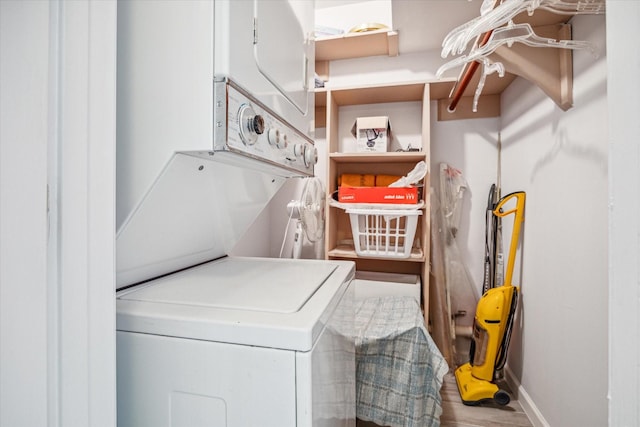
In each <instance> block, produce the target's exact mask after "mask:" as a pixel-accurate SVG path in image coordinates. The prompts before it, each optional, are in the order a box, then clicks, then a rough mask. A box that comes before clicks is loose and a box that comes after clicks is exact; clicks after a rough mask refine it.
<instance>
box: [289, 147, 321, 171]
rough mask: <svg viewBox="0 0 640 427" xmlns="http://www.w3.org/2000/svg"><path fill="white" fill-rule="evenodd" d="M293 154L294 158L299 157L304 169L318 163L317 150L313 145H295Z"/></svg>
mask: <svg viewBox="0 0 640 427" xmlns="http://www.w3.org/2000/svg"><path fill="white" fill-rule="evenodd" d="M293 154H295V156H296V157H301V158H302V161H303V162H304V165H305V166H306V167H310V166H313V165H315V164H316V163H318V149H317V148H316V147H314V146H313V145H306V144H296V145H295V146H294V147H293Z"/></svg>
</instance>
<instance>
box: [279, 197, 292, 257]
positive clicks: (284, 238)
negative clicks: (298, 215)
mask: <svg viewBox="0 0 640 427" xmlns="http://www.w3.org/2000/svg"><path fill="white" fill-rule="evenodd" d="M291 218H293V209H291V211H290V212H289V219H288V220H287V226H286V227H285V229H284V237H283V238H282V246H280V258H282V251H284V243H285V242H286V241H287V233H288V232H289V224H291Z"/></svg>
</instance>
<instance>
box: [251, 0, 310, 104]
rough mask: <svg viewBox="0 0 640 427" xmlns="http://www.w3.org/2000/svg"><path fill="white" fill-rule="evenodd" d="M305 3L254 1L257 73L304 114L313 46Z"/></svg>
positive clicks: (281, 0)
mask: <svg viewBox="0 0 640 427" xmlns="http://www.w3.org/2000/svg"><path fill="white" fill-rule="evenodd" d="M304 3H308V2H307V1H304ZM304 3H301V2H300V1H285V0H280V1H268V2H265V1H258V0H254V58H255V61H256V65H257V67H258V69H259V70H260V73H261V74H262V75H263V76H264V77H265V78H266V79H267V80H269V81H270V82H271V84H272V85H273V86H275V87H276V88H277V89H278V90H279V91H280V92H281V93H282V95H283V96H284V97H285V98H287V99H288V100H289V101H290V102H291V103H292V104H293V105H294V106H295V107H296V108H297V109H298V110H299V111H300V112H301V113H302V114H307V113H308V102H307V101H308V96H309V90H310V88H312V87H313V86H310V85H309V82H310V72H312V71H313V68H310V67H311V65H312V64H311V63H310V62H311V61H312V60H313V56H312V55H313V42H312V40H311V38H310V37H309V34H308V33H306V32H305V27H306V22H307V21H309V19H308V16H307V15H308V9H309V8H308V7H304Z"/></svg>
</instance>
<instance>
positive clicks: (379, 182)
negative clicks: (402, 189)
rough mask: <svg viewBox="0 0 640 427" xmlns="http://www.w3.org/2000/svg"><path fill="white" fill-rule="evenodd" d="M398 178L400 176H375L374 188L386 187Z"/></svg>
mask: <svg viewBox="0 0 640 427" xmlns="http://www.w3.org/2000/svg"><path fill="white" fill-rule="evenodd" d="M400 178H402V177H401V176H400V175H376V187H388V186H389V185H391V184H392V183H394V182H396V181H397V180H399V179H400Z"/></svg>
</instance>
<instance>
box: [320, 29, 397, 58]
mask: <svg viewBox="0 0 640 427" xmlns="http://www.w3.org/2000/svg"><path fill="white" fill-rule="evenodd" d="M315 44H316V62H318V61H333V60H336V59H348V58H362V57H365V56H376V55H388V56H397V55H398V32H397V31H389V30H377V31H367V32H363V33H346V34H340V35H337V36H328V37H322V38H319V39H316V43H315Z"/></svg>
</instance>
